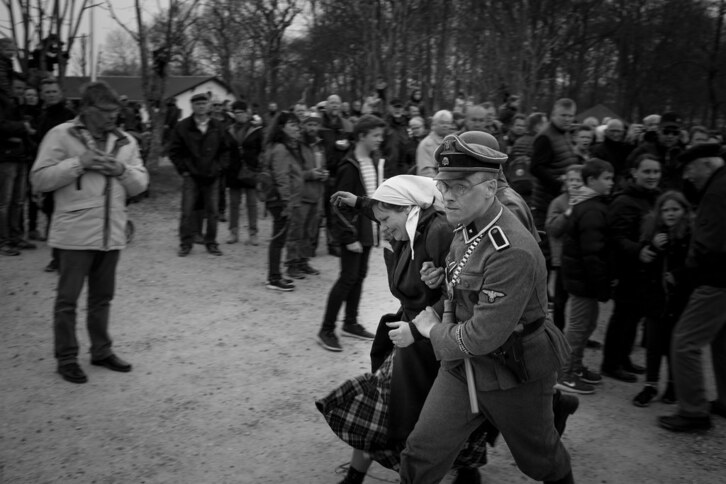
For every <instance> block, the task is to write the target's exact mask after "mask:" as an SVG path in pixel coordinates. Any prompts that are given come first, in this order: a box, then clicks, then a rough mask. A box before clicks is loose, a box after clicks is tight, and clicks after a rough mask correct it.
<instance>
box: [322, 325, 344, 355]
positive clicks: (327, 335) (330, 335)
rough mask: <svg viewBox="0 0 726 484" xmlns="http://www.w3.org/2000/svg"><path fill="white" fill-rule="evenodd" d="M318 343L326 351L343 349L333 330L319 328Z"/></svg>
mask: <svg viewBox="0 0 726 484" xmlns="http://www.w3.org/2000/svg"><path fill="white" fill-rule="evenodd" d="M317 341H318V344H319V345H320V346H322V347H323V348H325V349H326V350H328V351H336V352H338V351H343V347H342V346H340V341H338V337H337V336H335V333H334V332H333V331H325V330H322V329H321V330H320V332H319V333H318V337H317Z"/></svg>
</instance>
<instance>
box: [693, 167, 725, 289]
mask: <svg viewBox="0 0 726 484" xmlns="http://www.w3.org/2000/svg"><path fill="white" fill-rule="evenodd" d="M724 214H726V167H723V166H722V167H721V168H719V169H718V170H716V171H715V172H714V173H713V175H711V178H710V179H709V180H708V183H707V184H706V187H705V188H704V190H703V198H702V199H701V203H700V204H699V206H698V211H697V212H696V224H695V227H694V229H693V238H692V239H691V245H690V247H689V250H688V259H687V261H686V266H687V267H688V270H689V272H690V273H691V279H692V281H693V283H694V284H695V285H696V286H700V285H704V286H714V287H726V215H724Z"/></svg>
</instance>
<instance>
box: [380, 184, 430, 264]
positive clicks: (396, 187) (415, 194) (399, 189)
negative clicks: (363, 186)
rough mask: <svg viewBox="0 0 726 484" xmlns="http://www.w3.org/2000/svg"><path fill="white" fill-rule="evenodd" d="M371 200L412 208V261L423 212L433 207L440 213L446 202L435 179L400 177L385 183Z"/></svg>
mask: <svg viewBox="0 0 726 484" xmlns="http://www.w3.org/2000/svg"><path fill="white" fill-rule="evenodd" d="M371 198H372V199H373V200H377V201H379V202H384V203H390V204H392V205H402V206H409V205H410V206H412V208H411V211H410V212H408V219H406V233H407V234H408V241H409V244H411V259H413V239H414V237H415V236H416V227H418V219H419V216H420V214H421V210H422V209H423V210H425V209H427V208H429V207H430V206H431V205H434V206H435V207H436V208H437V209H438V210H440V211H443V209H444V200H443V197H442V196H441V192H440V191H439V190H438V189H437V188H436V182H435V181H434V180H433V178H429V177H425V176H417V175H398V176H394V177H392V178H389V179H388V180H386V181H384V182H383V183H382V184H381V186H379V187H378V189H377V190H376V191H375V193H373V196H372V197H371Z"/></svg>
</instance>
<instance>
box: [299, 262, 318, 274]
mask: <svg viewBox="0 0 726 484" xmlns="http://www.w3.org/2000/svg"><path fill="white" fill-rule="evenodd" d="M298 270H299V271H300V272H302V273H303V274H309V275H311V276H317V275H318V274H320V271H319V270H317V269H315V268H314V267H311V266H310V264H308V263H307V262H303V263H302V264H300V265H299V266H298Z"/></svg>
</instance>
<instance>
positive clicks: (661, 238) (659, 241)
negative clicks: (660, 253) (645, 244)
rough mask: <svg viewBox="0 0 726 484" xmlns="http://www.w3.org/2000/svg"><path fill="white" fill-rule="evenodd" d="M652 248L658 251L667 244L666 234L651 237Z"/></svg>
mask: <svg viewBox="0 0 726 484" xmlns="http://www.w3.org/2000/svg"><path fill="white" fill-rule="evenodd" d="M652 243H653V247H655V248H656V249H658V250H660V249H662V248H663V247H665V245H666V244H667V243H668V234H664V233H662V232H661V233H659V234H655V237H653V241H652Z"/></svg>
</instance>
